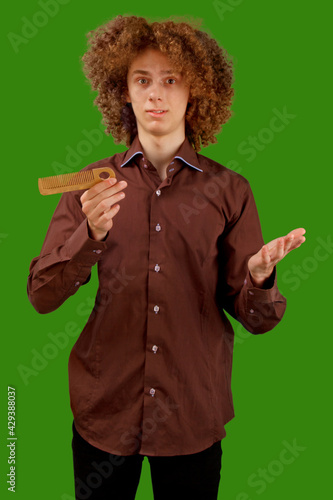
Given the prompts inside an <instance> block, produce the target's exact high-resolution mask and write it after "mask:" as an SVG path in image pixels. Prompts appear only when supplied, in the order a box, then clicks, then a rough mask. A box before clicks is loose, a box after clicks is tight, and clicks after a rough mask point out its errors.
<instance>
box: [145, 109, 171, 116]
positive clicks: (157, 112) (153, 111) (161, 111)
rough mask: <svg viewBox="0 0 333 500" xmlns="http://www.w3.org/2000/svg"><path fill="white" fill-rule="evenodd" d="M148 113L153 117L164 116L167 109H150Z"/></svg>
mask: <svg viewBox="0 0 333 500" xmlns="http://www.w3.org/2000/svg"><path fill="white" fill-rule="evenodd" d="M147 113H149V114H150V115H151V116H164V115H165V114H166V113H167V111H166V110H165V109H148V110H147Z"/></svg>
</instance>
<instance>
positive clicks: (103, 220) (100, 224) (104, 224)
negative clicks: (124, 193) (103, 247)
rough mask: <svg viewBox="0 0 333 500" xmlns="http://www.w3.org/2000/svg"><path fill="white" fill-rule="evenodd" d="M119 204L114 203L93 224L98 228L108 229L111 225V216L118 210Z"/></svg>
mask: <svg viewBox="0 0 333 500" xmlns="http://www.w3.org/2000/svg"><path fill="white" fill-rule="evenodd" d="M119 209H120V205H119V204H118V203H116V204H115V205H113V206H112V207H111V208H110V210H109V211H108V212H104V213H103V214H101V215H100V217H99V218H98V219H97V221H96V223H95V224H94V225H95V226H96V227H97V228H98V229H99V230H104V231H109V230H110V229H111V227H112V225H113V220H112V219H113V217H114V216H115V215H116V214H117V213H118V212H119Z"/></svg>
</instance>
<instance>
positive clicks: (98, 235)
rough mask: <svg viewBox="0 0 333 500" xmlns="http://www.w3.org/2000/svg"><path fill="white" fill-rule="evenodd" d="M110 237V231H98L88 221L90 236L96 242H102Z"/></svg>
mask: <svg viewBox="0 0 333 500" xmlns="http://www.w3.org/2000/svg"><path fill="white" fill-rule="evenodd" d="M107 235H108V231H97V230H96V229H92V227H91V226H90V224H89V221H88V236H89V238H90V239H92V240H95V241H102V240H104V239H105V238H106V236H107Z"/></svg>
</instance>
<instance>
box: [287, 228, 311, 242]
mask: <svg viewBox="0 0 333 500" xmlns="http://www.w3.org/2000/svg"><path fill="white" fill-rule="evenodd" d="M305 233H306V230H305V229H304V227H298V228H297V229H293V230H292V231H290V232H289V233H288V234H287V236H290V235H291V234H293V235H294V238H295V240H296V238H299V237H300V236H303V234H305Z"/></svg>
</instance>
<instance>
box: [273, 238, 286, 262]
mask: <svg viewBox="0 0 333 500" xmlns="http://www.w3.org/2000/svg"><path fill="white" fill-rule="evenodd" d="M284 256H285V241H284V238H279V240H278V242H277V250H276V259H275V260H276V262H279V261H280V260H282V259H283V257H284Z"/></svg>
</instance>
